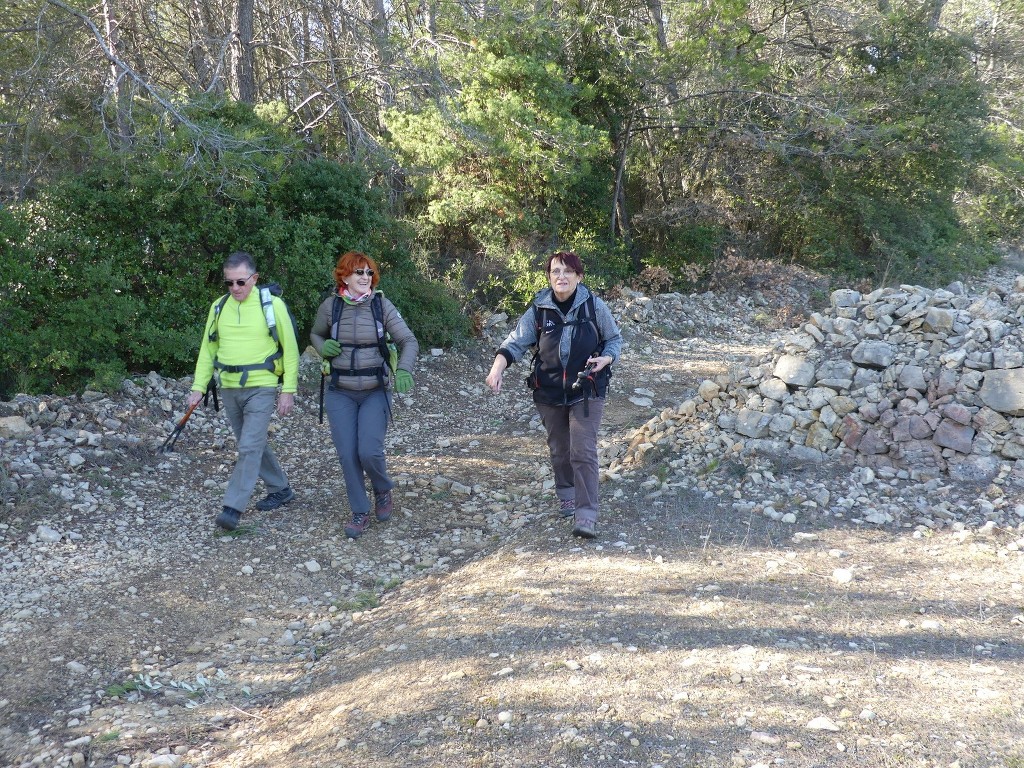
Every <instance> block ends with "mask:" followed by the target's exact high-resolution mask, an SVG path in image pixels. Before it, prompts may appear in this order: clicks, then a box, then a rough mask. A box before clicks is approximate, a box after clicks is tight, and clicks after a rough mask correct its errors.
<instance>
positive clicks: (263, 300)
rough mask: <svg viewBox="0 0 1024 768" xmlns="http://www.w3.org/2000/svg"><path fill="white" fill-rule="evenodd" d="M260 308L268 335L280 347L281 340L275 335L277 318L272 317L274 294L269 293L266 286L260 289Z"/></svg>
mask: <svg viewBox="0 0 1024 768" xmlns="http://www.w3.org/2000/svg"><path fill="white" fill-rule="evenodd" d="M260 306H262V307H263V317H264V318H266V321H267V331H268V332H269V333H270V336H271V338H273V339H274V343H275V344H277V345H278V346H280V345H281V339H280V337H279V336H278V334H277V318H276V317H275V316H274V294H273V293H271V292H270V288H268V287H267V286H262V287H261V288H260Z"/></svg>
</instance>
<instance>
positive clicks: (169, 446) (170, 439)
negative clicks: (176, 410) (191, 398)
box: [157, 400, 199, 453]
mask: <svg viewBox="0 0 1024 768" xmlns="http://www.w3.org/2000/svg"><path fill="white" fill-rule="evenodd" d="M197 405H199V401H198V400H196V401H195V402H194V403H192V405H190V406H189V407H188V410H187V411H185V415H184V416H182V417H181V421H179V422H178V423H177V425H175V427H174V431H173V432H171V434H169V435H168V436H167V439H166V440H164V443H163V445H161V446H160V448H159V450H158V451H157V453H170V452H171V451H173V450H174V444H175V443H176V442H178V437H179V436H180V435H181V432H182V430H184V429H185V422H186V421H188V417H189V416H191V415H192V411H194V410H195V409H196V406H197Z"/></svg>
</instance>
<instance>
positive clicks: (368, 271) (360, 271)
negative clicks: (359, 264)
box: [352, 269, 373, 277]
mask: <svg viewBox="0 0 1024 768" xmlns="http://www.w3.org/2000/svg"><path fill="white" fill-rule="evenodd" d="M352 274H353V275H359V276H362V275H366V276H367V277H373V270H372V269H353V270H352Z"/></svg>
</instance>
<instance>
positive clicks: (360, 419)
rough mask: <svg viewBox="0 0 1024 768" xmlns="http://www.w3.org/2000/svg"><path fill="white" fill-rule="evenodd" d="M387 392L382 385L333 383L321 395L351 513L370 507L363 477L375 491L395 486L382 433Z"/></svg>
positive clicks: (385, 432)
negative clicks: (362, 386) (365, 387)
mask: <svg viewBox="0 0 1024 768" xmlns="http://www.w3.org/2000/svg"><path fill="white" fill-rule="evenodd" d="M389 406H390V393H389V392H388V391H387V390H386V389H384V388H383V387H378V388H377V389H369V390H347V389H338V388H335V387H332V388H331V389H330V390H328V391H327V393H326V394H325V395H324V410H325V411H326V412H327V421H328V423H329V424H330V425H331V440H333V441H334V448H335V450H336V451H337V452H338V461H339V462H341V472H342V475H344V477H345V492H346V493H347V494H348V505H349V508H350V509H351V510H352V514H354V515H361V514H364V513H366V512H369V511H370V498H369V496H367V495H366V479H365V478H367V477H369V478H370V485H372V486H373V490H374V491H377V492H383V491H390V490H391V489H392V488H394V487H395V484H394V482H392V480H391V478H390V477H389V476H388V469H387V462H386V460H385V456H384V436H385V435H386V434H387V431H388V413H389V412H390V409H389Z"/></svg>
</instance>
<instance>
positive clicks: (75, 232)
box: [0, 108, 468, 396]
mask: <svg viewBox="0 0 1024 768" xmlns="http://www.w3.org/2000/svg"><path fill="white" fill-rule="evenodd" d="M226 112H227V115H228V117H230V120H228V121H227V122H229V123H231V124H236V123H237V124H238V125H241V126H244V128H245V130H246V131H250V130H252V125H253V121H254V119H255V118H253V117H252V115H251V114H250V113H249V112H247V111H246V110H244V109H241V108H236V109H232V110H227V111H226ZM215 113H216V115H217V117H218V119H220V120H221V121H222V122H221V125H222V126H223V124H224V121H225V117H224V114H225V110H216V111H215ZM257 122H258V121H257ZM263 136H264V138H263V139H262V140H263V141H268V139H266V136H273V132H272V131H269V130H268V131H267V132H266V133H264V134H263ZM241 150H244V146H242V147H240V151H239V152H238V153H237V154H238V156H236V157H229V158H226V159H225V160H224V163H225V165H226V166H228V167H230V168H231V169H232V173H231V174H227V175H225V173H224V172H223V171H224V167H223V166H218V167H217V168H214V167H213V166H211V167H209V168H206V169H200V170H197V168H196V165H195V163H192V162H191V161H192V157H191V155H190V154H189V153H187V152H184V151H183V150H179V149H178V148H176V147H173V146H168V147H163V148H160V149H159V150H154V149H153V148H151V147H150V148H146V149H143V150H140V151H138V152H137V154H135V155H132V156H127V155H117V156H110V157H103V156H97V157H96V158H95V162H94V164H93V165H92V166H91V167H88V168H84V169H82V171H81V172H80V173H79V174H77V175H76V176H75V177H73V178H66V179H62V180H59V181H57V182H56V183H54V184H52V185H50V186H49V187H47V188H46V189H44V190H43V191H42V192H41V193H40V194H39V196H38V197H37V198H36V199H34V200H32V201H29V202H25V203H22V204H18V205H14V206H11V207H10V208H9V209H7V210H0V291H2V293H3V302H2V304H0V327H2V329H3V331H4V337H5V344H4V345H3V346H2V348H0V368H2V369H3V370H4V371H6V372H7V373H5V374H4V376H3V378H0V396H6V395H9V394H10V393H12V392H13V391H26V392H55V393H67V392H72V391H76V390H81V389H82V388H84V387H87V386H89V387H100V388H103V389H110V388H113V387H115V386H117V385H118V384H119V383H120V380H121V379H122V378H123V377H124V376H125V375H126V374H127V373H128V372H138V373H143V372H146V371H149V370H157V371H160V372H161V373H163V374H165V375H169V376H180V375H183V374H186V373H190V372H191V371H192V369H193V367H194V364H195V356H196V354H197V352H198V348H199V344H200V342H201V336H202V326H203V322H204V320H205V318H206V315H207V311H208V309H209V306H210V304H211V302H213V301H214V300H215V299H216V298H217V297H218V296H220V295H222V293H223V287H222V285H221V280H222V275H221V270H220V265H221V263H222V261H223V259H224V257H225V256H227V254H228V253H230V252H231V251H233V250H245V251H248V252H250V253H252V254H253V256H254V257H255V259H256V263H257V267H258V269H259V271H260V275H261V282H269V281H274V282H279V283H280V284H281V285H282V287H283V289H284V296H285V300H286V301H287V302H288V304H289V306H290V308H291V309H292V312H293V314H294V315H295V318H296V320H297V322H298V325H299V342H300V346H304V344H305V340H306V339H308V331H309V327H310V325H311V324H312V321H313V318H314V316H315V312H316V308H317V306H318V304H319V302H320V300H321V296H322V292H323V289H324V287H325V286H326V285H329V284H330V281H331V278H332V271H333V268H334V265H335V263H336V261H337V258H338V256H339V255H340V254H341V253H342V252H344V251H346V250H349V249H353V248H355V249H359V250H364V251H366V252H367V253H369V254H371V255H374V256H375V257H376V256H377V255H378V254H380V260H381V262H382V263H383V264H386V265H388V267H389V270H388V272H389V273H390V278H389V285H390V286H391V288H390V295H392V296H394V297H395V298H396V299H399V300H400V301H401V302H402V303H400V306H401V307H402V310H403V313H405V314H406V315H407V317H408V319H409V321H410V325H412V326H413V330H414V331H416V332H417V335H418V336H419V337H420V338H421V339H423V340H424V342H425V343H430V344H432V345H435V346H440V345H446V344H450V343H452V342H454V341H455V340H457V339H458V338H461V337H462V336H464V335H465V333H466V330H467V328H468V321H467V320H466V318H465V317H464V315H463V314H462V312H461V307H460V306H459V305H458V302H457V301H456V300H455V299H454V298H453V293H452V291H450V290H448V289H446V288H441V287H439V286H434V285H431V284H429V283H427V282H426V281H425V280H424V279H423V278H422V277H420V276H419V275H418V274H417V272H416V271H415V268H414V267H413V266H412V262H411V260H410V258H409V256H408V253H407V251H406V250H405V248H404V245H403V243H404V235H403V233H402V231H401V230H400V229H399V227H398V226H396V225H395V224H394V223H393V222H391V221H390V220H389V219H388V218H387V217H386V215H385V213H384V210H385V208H384V204H383V201H382V200H381V199H380V198H379V197H378V196H377V195H376V194H375V193H374V192H373V191H372V190H371V188H370V186H369V183H368V178H367V175H366V173H365V172H364V171H363V170H362V169H360V168H358V167H356V166H353V165H342V164H337V163H330V162H327V161H323V160H317V161H306V160H303V159H301V158H299V157H298V155H295V154H294V153H290V152H289V147H288V146H287V143H286V142H284V141H282V142H281V143H280V146H279V147H278V150H279V151H278V152H276V153H267V154H266V162H265V163H264V164H262V165H261V164H259V163H260V159H261V158H263V157H264V156H265V155H264V154H261V153H254V157H256V158H257V159H256V160H252V159H251V158H246V157H244V154H245V153H244V151H241ZM225 154H228V153H225ZM215 171H216V172H215Z"/></svg>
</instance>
